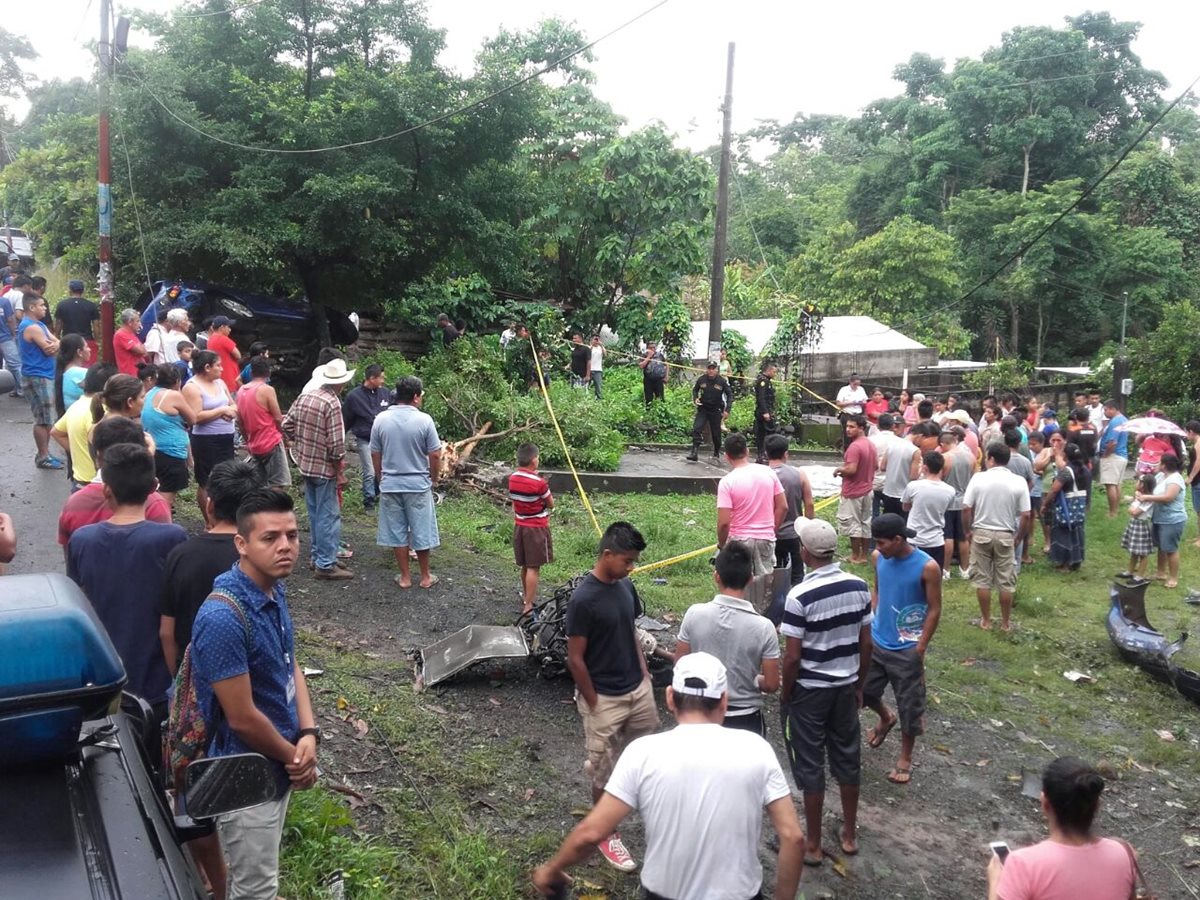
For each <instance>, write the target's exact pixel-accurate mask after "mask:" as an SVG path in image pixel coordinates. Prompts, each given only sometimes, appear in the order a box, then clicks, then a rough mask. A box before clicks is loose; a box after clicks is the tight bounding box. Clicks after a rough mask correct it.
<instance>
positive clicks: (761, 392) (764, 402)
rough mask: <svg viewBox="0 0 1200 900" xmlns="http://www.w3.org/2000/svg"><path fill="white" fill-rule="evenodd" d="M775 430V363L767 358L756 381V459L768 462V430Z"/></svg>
mask: <svg viewBox="0 0 1200 900" xmlns="http://www.w3.org/2000/svg"><path fill="white" fill-rule="evenodd" d="M774 430H775V363H773V362H771V361H770V360H767V361H766V362H764V363H763V367H762V371H761V372H759V373H758V378H757V379H755V381H754V450H755V453H756V454H757V456H756V459H755V461H756V462H760V463H766V461H767V451H766V441H767V432H768V431H774Z"/></svg>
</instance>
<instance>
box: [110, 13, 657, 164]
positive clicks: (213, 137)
mask: <svg viewBox="0 0 1200 900" xmlns="http://www.w3.org/2000/svg"><path fill="white" fill-rule="evenodd" d="M669 2H670V0H658V2H657V3H655V4H654V5H653V6H651V7H649V8H648V9H646V10H643V11H642V12H640V13H638V14H637V15H636V16H634V17H633V18H632V19H629V20H627V21H625V22H623V23H621V24H620V25H618V26H617V27H616V28H614V29H612V30H611V31H608V32H606V33H604V34H602V35H600V37H598V38H596V39H595V40H594V41H590V42H589V43H587V44H584V45H583V46H582V47H579V48H577V49H575V50H572V51H571V52H570V53H566V54H564V55H563V56H560V57H559V58H558V59H556V60H554V61H553V62H551V63H548V64H547V65H545V66H543V67H542V68H540V69H538V70H537V71H536V72H533V73H531V74H529V75H526V76H525V77H524V78H521V79H519V80H517V81H514V82H513V83H512V84H509V85H506V86H505V87H502V88H500V89H499V90H495V91H492V92H491V93H490V94H487V95H486V96H483V97H480V98H479V99H478V100H475V101H472V102H471V103H468V104H466V105H465V106H461V107H459V108H458V109H454V110H451V111H449V112H445V113H442V114H441V115H438V116H434V117H433V118H432V119H427V120H426V121H424V122H421V123H419V124H417V125H413V126H411V127H409V128H404V129H402V130H400V131H396V132H393V133H391V134H385V135H382V136H380V137H375V138H368V139H367V140H362V141H350V142H348V143H345V144H334V145H332V146H329V147H314V148H311V149H307V150H300V149H288V148H279V147H256V146H253V145H251V144H240V143H238V142H237V141H230V140H226V139H225V138H222V137H218V136H217V135H215V134H211V133H209V132H207V131H204V130H203V129H201V128H199V127H197V126H196V125H193V124H192V123H191V122H189V121H188V120H187V119H185V118H183V116H181V115H179V114H178V113H176V112H175V111H174V110H173V109H171V107H169V106H168V105H167V104H166V103H164V102H163V100H162V99H161V98H160V97H159V96H158V95H157V94H155V93H154V91H153V90H151V88H150V86H149V85H148V84H146V82H145V80H144V79H143V78H142V77H141V76H140V75H139V74H138V73H137V72H136V71H135V70H134V69H133V68H132V67H131V66H129V64H128V63H126V65H125V68H126V69H127V70H128V71H129V72H130V74H132V75H133V77H134V79H135V80H136V81H137V82H138V83H139V84H141V86H142V87H143V88H144V89H145V90H146V93H148V94H149V95H150V96H151V97H152V98H153V99H154V102H155V103H157V104H158V105H159V106H161V107H162V109H163V111H164V112H166V113H167V115H169V116H171V118H173V119H175V120H176V121H177V122H179V123H180V124H181V125H184V126H185V127H187V128H189V129H191V130H192V131H194V132H195V133H196V134H198V135H200V136H201V137H205V138H208V139H209V140H211V141H215V142H216V143H218V144H224V145H225V146H227V147H234V148H236V149H238V150H248V151H250V152H252V153H276V154H282V155H287V156H299V155H304V154H312V153H331V152H333V151H335V150H349V149H351V148H353V147H366V146H369V145H371V144H379V143H382V142H384V141H391V140H395V139H396V138H399V137H403V136H404V135H407V134H412V133H413V132H414V131H420V130H421V129H423V128H428V127H429V126H430V125H436V124H437V123H439V122H444V121H446V120H447V119H452V118H454V117H455V116H460V115H462V114H463V113H466V112H470V111H471V110H473V109H476V108H478V107H480V106H483V105H485V104H487V103H490V102H491V101H492V100H495V99H496V98H497V97H500V96H502V95H504V94H507V93H509V92H510V91H513V90H515V89H517V88H519V87H521V85H523V84H527V83H529V82H530V81H533V80H534V79H536V78H540V77H541V76H542V75H545V74H546V73H547V72H549V71H551V70H552V69H555V68H557V67H558V66H560V65H562V64H563V63H565V62H566V61H567V60H569V59H571V58H573V57H575V56H578V55H579V54H580V53H584V52H586V51H588V50H590V49H591V48H592V47H595V46H596V45H597V44H599V43H600V42H601V41H603V40H605V39H607V38H610V37H612V36H613V35H614V34H616V33H617V32H619V31H623V30H624V29H626V28H628V27H629V26H630V25H632V24H634V23H635V22H637V21H639V20H640V19H643V18H645V17H646V16H648V15H650V13H652V12H654V11H655V10H656V9H658V8H659V7H661V6H665V5H666V4H667V3H669Z"/></svg>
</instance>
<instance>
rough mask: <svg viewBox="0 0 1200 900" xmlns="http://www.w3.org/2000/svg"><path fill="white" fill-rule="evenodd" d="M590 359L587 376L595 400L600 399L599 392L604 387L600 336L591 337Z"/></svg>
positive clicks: (602, 351) (602, 349)
mask: <svg viewBox="0 0 1200 900" xmlns="http://www.w3.org/2000/svg"><path fill="white" fill-rule="evenodd" d="M591 354H592V355H591V359H590V361H589V362H588V375H589V377H590V378H591V379H592V390H593V391H595V392H596V399H597V400H599V399H600V390H601V388H603V386H604V345H603V344H601V343H600V335H598V334H594V335H592V347H591Z"/></svg>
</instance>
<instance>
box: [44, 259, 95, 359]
mask: <svg viewBox="0 0 1200 900" xmlns="http://www.w3.org/2000/svg"><path fill="white" fill-rule="evenodd" d="M67 293H68V296H66V297H64V298H63V299H62V300H59V301H58V304H57V305H56V306H55V307H54V334H55V336H56V337H58V338H60V339H61V338H63V337H66V336H67V335H68V334H77V335H79V336H80V337H82V338H83V339H84V340H85V341H86V342H87V345H88V348H89V349H90V350H91V356H90V357H89V359H92V360H93V361H94V360H96V359H97V356H96V341H97V340H99V338H100V334H99V331H100V307H99V306H97V305H96V304H95V303H94V302H93V301H91V300H88V299H86V298H85V297H84V296H83V282H82V281H80V280H79V279H77V278H76V279H72V280H71V281H68V282H67Z"/></svg>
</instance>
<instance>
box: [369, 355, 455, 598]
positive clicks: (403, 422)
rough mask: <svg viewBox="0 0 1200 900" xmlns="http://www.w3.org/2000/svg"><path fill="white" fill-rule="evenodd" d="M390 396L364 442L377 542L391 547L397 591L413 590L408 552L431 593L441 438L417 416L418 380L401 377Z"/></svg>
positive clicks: (426, 419)
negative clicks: (375, 490)
mask: <svg viewBox="0 0 1200 900" xmlns="http://www.w3.org/2000/svg"><path fill="white" fill-rule="evenodd" d="M368 371H370V370H369V369H368ZM393 397H394V400H395V402H394V403H393V404H392V405H391V406H389V407H387V408H386V409H384V410H383V412H381V413H379V414H378V415H377V416H375V420H374V422H372V424H371V434H370V437H369V438H368V443H369V446H370V450H371V466H372V471H373V472H374V474H375V484H377V485H378V486H379V491H380V493H379V522H378V524H377V525H376V543H377V544H379V546H380V547H391V548H392V552H393V553H394V555H395V557H396V564H397V565H398V566H399V567H400V574H399V575H397V576H396V578H395V582H396V584H397V585H398V586H400V587H401V588H405V589H407V588H410V587H412V574H411V572H410V570H409V565H408V550H409V547H411V548H412V549H413V550H415V551H416V554H417V565H418V567H419V568H420V570H421V580H420V582H419V584H420V586H421V587H423V588H431V587H433V586H434V585H435V584H437V582H438V578H437V576H436V575H431V574H430V572H429V551H430V550H433V549H434V548H435V547H437V546H438V545H439V544H440V543H441V536H440V535H439V534H438V522H437V507H436V506H435V505H434V502H433V486H434V485H435V484H437V480H438V475H439V469H440V468H441V463H442V439H441V438H440V437H438V433H437V426H436V425H435V424H434V422H433V418H432V417H431V416H429V415H428V414H427V413H423V412H421V400H422V398H423V397H424V386H423V385H422V384H421V379H420V378H417V376H415V375H405V376H404V377H402V378H401V379H400V380H399V381H397V382H396V392H395V394H394V395H393ZM372 499H373V498H372Z"/></svg>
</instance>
